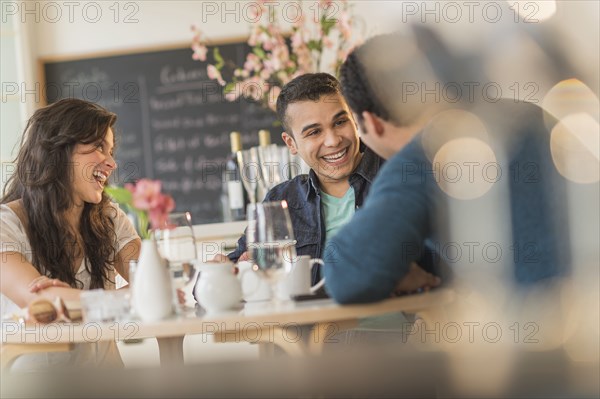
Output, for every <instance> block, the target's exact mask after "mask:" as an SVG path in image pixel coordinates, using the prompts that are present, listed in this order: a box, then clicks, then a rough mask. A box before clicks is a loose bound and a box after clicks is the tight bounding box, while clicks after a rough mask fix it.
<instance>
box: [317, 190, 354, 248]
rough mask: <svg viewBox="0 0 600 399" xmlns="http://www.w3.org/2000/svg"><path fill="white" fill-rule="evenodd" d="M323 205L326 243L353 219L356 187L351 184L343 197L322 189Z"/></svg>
mask: <svg viewBox="0 0 600 399" xmlns="http://www.w3.org/2000/svg"><path fill="white" fill-rule="evenodd" d="M321 206H322V207H323V217H324V219H325V245H327V242H329V240H330V239H331V237H333V236H334V235H335V233H337V232H338V230H340V229H341V228H342V227H343V226H344V225H345V224H346V223H348V222H349V221H350V219H352V216H353V215H354V209H355V198H354V188H352V186H350V188H348V191H346V194H344V196H343V197H341V198H338V197H334V196H333V195H329V194H326V193H325V192H323V191H321Z"/></svg>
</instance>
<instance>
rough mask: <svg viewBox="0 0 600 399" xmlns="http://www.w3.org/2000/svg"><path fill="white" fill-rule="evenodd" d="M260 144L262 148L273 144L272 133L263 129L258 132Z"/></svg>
mask: <svg viewBox="0 0 600 399" xmlns="http://www.w3.org/2000/svg"><path fill="white" fill-rule="evenodd" d="M258 144H259V145H260V146H261V147H267V146H269V145H270V144H271V133H270V132H269V131H268V130H265V129H262V130H259V131H258Z"/></svg>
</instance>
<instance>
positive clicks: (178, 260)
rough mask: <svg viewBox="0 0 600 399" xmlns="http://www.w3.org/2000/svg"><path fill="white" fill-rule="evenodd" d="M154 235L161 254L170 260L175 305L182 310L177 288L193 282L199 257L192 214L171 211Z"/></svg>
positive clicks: (185, 288)
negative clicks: (195, 264) (195, 261)
mask: <svg viewBox="0 0 600 399" xmlns="http://www.w3.org/2000/svg"><path fill="white" fill-rule="evenodd" d="M154 237H155V239H156V242H157V244H158V251H159V252H160V255H161V256H162V257H163V258H165V259H166V260H168V261H169V269H170V271H171V278H172V280H173V288H174V297H173V299H174V305H175V308H176V309H178V310H181V309H180V307H179V306H178V305H179V301H178V299H177V292H176V291H177V289H183V290H184V292H186V296H188V295H187V288H190V287H189V286H190V284H193V283H194V281H195V279H194V277H195V276H196V270H195V267H194V260H196V258H197V250H196V238H195V237H194V229H193V228H192V216H191V215H190V213H189V212H180V213H171V214H170V215H169V217H168V219H167V221H166V223H165V225H164V226H163V228H161V229H156V230H155V234H154Z"/></svg>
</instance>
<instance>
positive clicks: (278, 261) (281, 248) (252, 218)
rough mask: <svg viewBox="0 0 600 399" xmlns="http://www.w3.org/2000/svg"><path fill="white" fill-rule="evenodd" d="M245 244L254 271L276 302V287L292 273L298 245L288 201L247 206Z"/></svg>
mask: <svg viewBox="0 0 600 399" xmlns="http://www.w3.org/2000/svg"><path fill="white" fill-rule="evenodd" d="M247 217H248V229H247V230H246V243H247V247H248V254H249V260H250V262H252V268H253V270H254V271H256V272H258V273H259V274H260V275H261V276H262V277H263V278H264V279H266V280H267V281H268V282H269V285H270V286H271V298H273V299H274V300H275V301H276V302H277V300H278V298H277V295H276V294H277V292H276V287H277V283H278V282H279V281H281V279H282V278H283V277H284V276H285V275H286V274H287V273H289V272H290V270H291V268H292V261H293V259H294V258H295V257H296V247H295V244H296V241H295V240H294V231H293V230H292V222H291V219H290V213H289V211H288V206H287V202H286V201H274V202H263V203H259V204H249V205H248V213H247Z"/></svg>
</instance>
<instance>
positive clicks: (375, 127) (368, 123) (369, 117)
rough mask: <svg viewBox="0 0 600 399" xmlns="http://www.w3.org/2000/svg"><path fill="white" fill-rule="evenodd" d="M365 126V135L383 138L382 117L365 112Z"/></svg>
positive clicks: (363, 116)
mask: <svg viewBox="0 0 600 399" xmlns="http://www.w3.org/2000/svg"><path fill="white" fill-rule="evenodd" d="M362 118H363V125H364V128H365V130H366V132H365V133H367V134H372V135H376V136H381V135H382V134H383V131H384V126H383V121H382V120H381V118H380V117H378V116H377V115H375V114H374V113H372V112H369V111H364V112H363V113H362Z"/></svg>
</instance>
